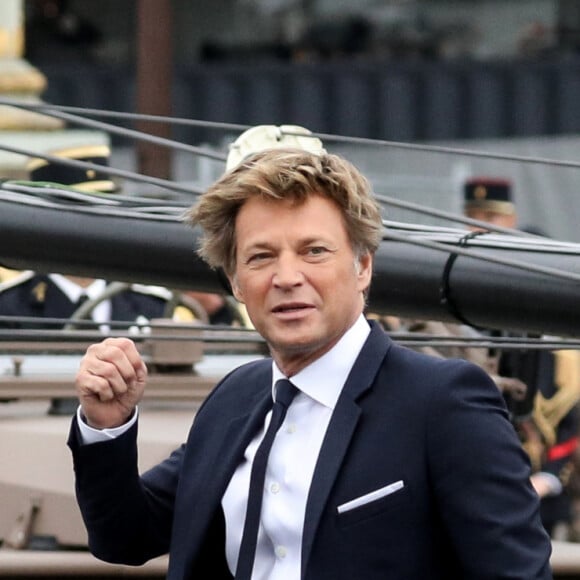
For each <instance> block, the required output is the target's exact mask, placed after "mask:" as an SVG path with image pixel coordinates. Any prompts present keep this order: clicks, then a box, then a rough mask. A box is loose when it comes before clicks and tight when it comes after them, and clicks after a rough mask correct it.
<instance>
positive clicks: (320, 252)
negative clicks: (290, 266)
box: [304, 246, 330, 260]
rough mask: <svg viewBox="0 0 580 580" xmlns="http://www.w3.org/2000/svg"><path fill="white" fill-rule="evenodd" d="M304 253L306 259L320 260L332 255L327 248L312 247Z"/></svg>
mask: <svg viewBox="0 0 580 580" xmlns="http://www.w3.org/2000/svg"><path fill="white" fill-rule="evenodd" d="M304 253H305V256H306V258H310V259H312V260H319V259H322V258H325V257H326V256H327V255H328V254H329V253H330V250H329V249H328V248H327V247H325V246H310V247H308V248H306V250H305V252H304Z"/></svg>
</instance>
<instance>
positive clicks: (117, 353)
mask: <svg viewBox="0 0 580 580" xmlns="http://www.w3.org/2000/svg"><path fill="white" fill-rule="evenodd" d="M146 380H147V367H146V366H145V363H144V362H143V360H142V358H141V355H140V354H139V351H138V350H137V348H136V346H135V344H134V342H133V341H132V340H129V339H128V338H107V339H105V340H104V341H103V342H100V343H98V344H93V345H92V346H90V347H89V348H88V349H87V352H86V354H85V356H84V357H83V359H82V360H81V364H80V368H79V371H78V373H77V376H76V381H75V385H76V390H77V394H78V397H79V401H80V404H81V407H82V411H83V414H84V416H85V418H86V421H87V423H88V424H89V425H90V426H91V427H94V428H95V429H105V428H113V427H119V426H120V425H122V424H123V423H125V422H126V421H127V420H128V419H129V418H130V417H131V415H132V414H133V411H134V410H135V407H136V406H137V404H138V403H139V401H140V400H141V398H142V397H143V392H144V390H145V383H146Z"/></svg>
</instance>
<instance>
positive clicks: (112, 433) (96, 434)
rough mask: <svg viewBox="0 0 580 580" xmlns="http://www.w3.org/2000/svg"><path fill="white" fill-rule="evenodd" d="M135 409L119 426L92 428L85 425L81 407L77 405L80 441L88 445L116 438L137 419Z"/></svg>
mask: <svg viewBox="0 0 580 580" xmlns="http://www.w3.org/2000/svg"><path fill="white" fill-rule="evenodd" d="M137 414H138V413H137V409H135V412H134V413H133V415H132V416H131V418H130V419H129V420H128V421H127V422H126V423H124V424H123V425H121V426H120V427H113V428H112V429H94V428H93V427H90V426H89V425H87V422H86V420H85V417H84V415H83V413H82V407H81V406H80V405H79V407H78V409H77V424H78V426H79V432H80V435H81V442H82V443H83V445H90V444H91V443H99V442H101V441H110V440H111V439H116V438H117V437H119V436H120V435H122V434H123V433H125V432H126V431H128V430H129V429H130V428H131V427H132V426H133V425H134V424H135V422H136V421H137Z"/></svg>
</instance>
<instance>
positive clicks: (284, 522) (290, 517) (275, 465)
mask: <svg viewBox="0 0 580 580" xmlns="http://www.w3.org/2000/svg"><path fill="white" fill-rule="evenodd" d="M369 332H370V327H369V325H368V323H367V322H366V320H365V318H364V317H363V316H362V315H361V316H360V317H359V318H358V319H357V321H356V322H355V324H354V325H353V326H352V327H351V328H350V329H349V330H348V331H347V332H346V333H345V334H344V336H343V337H342V338H341V339H340V341H339V342H338V343H337V344H336V345H335V346H334V347H333V348H332V349H331V350H330V351H329V352H327V353H326V354H325V355H323V356H322V357H321V358H319V359H318V360H316V361H314V362H313V363H312V364H310V365H309V366H307V367H306V368H305V369H303V370H302V371H300V372H299V373H298V374H296V375H294V376H293V377H291V380H292V383H294V385H295V386H296V387H297V388H298V389H299V392H298V394H297V395H296V397H295V398H294V400H293V401H292V403H291V405H290V407H289V408H288V412H287V414H286V418H285V420H284V423H283V424H282V426H281V427H280V430H279V431H278V433H277V435H276V438H275V440H274V444H273V445H272V449H271V451H270V457H269V460H268V467H267V470H266V480H265V486H264V497H263V502H262V513H261V520H260V529H259V533H258V545H257V547H256V558H255V562H254V570H253V573H252V580H265V579H268V580H299V579H300V567H301V559H302V533H303V528H304V516H305V513H306V500H307V498H308V492H309V490H310V483H311V481H312V476H313V474H314V468H315V466H316V462H317V459H318V455H319V452H320V448H321V446H322V440H323V439H324V435H325V434H326V430H327V428H328V424H329V423H330V418H331V416H332V412H333V410H334V407H335V405H336V402H337V400H338V398H339V396H340V393H341V391H342V388H343V386H344V384H345V382H346V379H347V377H348V375H349V373H350V371H351V369H352V367H353V365H354V362H355V360H356V359H357V357H358V355H359V353H360V351H361V349H362V347H363V344H364V342H365V341H366V339H367V337H368V335H369ZM281 378H286V377H284V375H283V374H282V373H281V372H280V370H279V369H278V367H277V366H276V364H275V363H272V399H274V385H275V384H276V381H277V380H278V379H281ZM77 417H78V423H79V429H80V432H81V439H82V440H83V442H84V443H94V442H97V441H103V440H106V439H113V438H115V437H118V436H119V435H121V434H122V433H124V432H125V431H126V430H128V429H129V427H130V426H131V425H132V424H133V423H134V422H135V421H136V420H137V413H135V414H134V415H133V417H132V418H131V420H130V421H129V422H128V423H126V424H125V425H122V426H121V427H117V428H115V429H104V430H97V429H92V428H91V427H89V426H88V425H87V424H86V423H85V422H84V421H82V420H81V412H80V407H79V410H78V411H77ZM270 417H271V411H270V412H269V413H268V414H267V415H266V418H265V421H264V425H263V427H262V429H261V430H260V432H259V433H258V434H257V435H256V436H255V437H254V439H253V440H252V441H251V443H250V444H249V445H248V447H247V448H246V452H245V454H244V461H242V463H241V464H240V466H239V467H238V468H237V469H236V471H235V473H234V475H233V477H232V479H231V481H230V483H229V485H228V487H227V489H226V492H225V494H224V497H223V499H222V507H223V510H224V515H225V520H226V546H225V547H226V558H227V562H228V566H229V569H230V571H231V573H232V574H235V570H236V566H237V562H238V553H239V549H240V544H241V541H242V532H243V528H244V520H245V517H246V505H247V502H248V491H249V488H250V472H251V470H252V462H253V459H254V455H255V454H256V451H257V449H258V446H259V445H260V442H261V441H262V438H263V437H264V434H265V432H266V429H267V427H268V424H269V422H270Z"/></svg>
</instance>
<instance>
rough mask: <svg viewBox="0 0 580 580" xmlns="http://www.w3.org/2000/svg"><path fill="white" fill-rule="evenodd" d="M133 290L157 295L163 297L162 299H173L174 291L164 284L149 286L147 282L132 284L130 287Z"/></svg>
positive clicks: (148, 294)
mask: <svg viewBox="0 0 580 580" xmlns="http://www.w3.org/2000/svg"><path fill="white" fill-rule="evenodd" d="M130 289H131V290H132V291H133V292H138V293H139V294H146V295H147V296H155V297H156V298H161V299H162V300H171V298H172V297H173V293H172V292H171V290H168V289H167V288H164V287H163V286H148V285H146V284H131V288H130Z"/></svg>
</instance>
